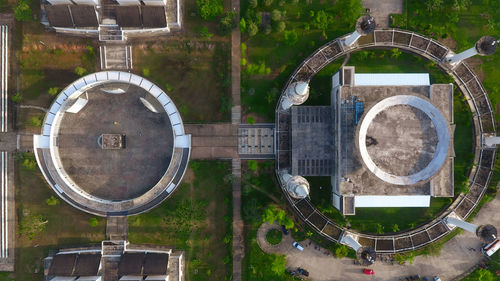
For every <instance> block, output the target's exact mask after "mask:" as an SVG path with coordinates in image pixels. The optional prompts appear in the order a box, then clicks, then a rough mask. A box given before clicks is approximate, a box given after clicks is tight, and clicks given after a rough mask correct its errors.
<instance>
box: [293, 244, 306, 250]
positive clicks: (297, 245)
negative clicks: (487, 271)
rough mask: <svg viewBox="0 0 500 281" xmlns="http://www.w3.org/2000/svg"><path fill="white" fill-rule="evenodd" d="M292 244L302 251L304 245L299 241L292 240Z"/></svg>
mask: <svg viewBox="0 0 500 281" xmlns="http://www.w3.org/2000/svg"><path fill="white" fill-rule="evenodd" d="M292 246H294V247H295V248H297V250H299V251H304V247H302V246H300V244H299V242H293V243H292Z"/></svg>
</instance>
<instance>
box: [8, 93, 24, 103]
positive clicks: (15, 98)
mask: <svg viewBox="0 0 500 281" xmlns="http://www.w3.org/2000/svg"><path fill="white" fill-rule="evenodd" d="M10 99H11V100H12V101H13V102H15V103H21V101H23V97H22V96H21V94H20V93H19V92H17V93H16V94H15V95H13V96H12V97H11V98H10Z"/></svg>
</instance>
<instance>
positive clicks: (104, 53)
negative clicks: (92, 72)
mask: <svg viewBox="0 0 500 281" xmlns="http://www.w3.org/2000/svg"><path fill="white" fill-rule="evenodd" d="M99 52H100V56H101V69H102V70H107V69H120V70H128V69H132V67H133V65H132V46H131V45H125V44H112V43H108V44H106V45H101V46H100V47H99Z"/></svg>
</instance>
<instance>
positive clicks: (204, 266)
mask: <svg viewBox="0 0 500 281" xmlns="http://www.w3.org/2000/svg"><path fill="white" fill-rule="evenodd" d="M230 173H231V165H230V163H229V162H222V161H219V162H218V161H191V163H190V168H189V169H188V170H187V172H186V175H185V178H184V180H183V183H182V185H181V186H179V187H178V189H177V191H176V192H175V194H173V195H172V197H170V198H169V199H167V200H166V201H165V202H164V203H163V204H161V205H160V206H159V207H157V208H155V209H153V210H151V211H149V212H147V213H145V214H141V215H138V216H133V217H130V218H129V240H130V242H131V243H135V244H140V243H155V244H164V245H171V246H173V247H175V248H177V249H183V250H185V251H186V262H187V272H186V280H230V278H231V274H232V203H231V200H232V186H231V183H230V182H228V181H226V180H225V179H228V177H227V175H229V174H230Z"/></svg>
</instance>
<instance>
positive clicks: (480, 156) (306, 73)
mask: <svg viewBox="0 0 500 281" xmlns="http://www.w3.org/2000/svg"><path fill="white" fill-rule="evenodd" d="M349 35H350V34H347V35H344V36H341V37H338V38H336V39H334V40H332V41H330V42H328V43H326V44H325V45H323V46H321V47H320V48H318V49H317V50H316V51H315V52H314V53H313V54H311V55H310V56H308V57H307V58H306V59H305V60H304V61H303V62H302V63H301V64H300V65H299V66H298V67H297V68H296V69H295V71H294V72H293V73H292V74H291V75H290V78H289V79H288V81H287V83H286V84H285V86H284V87H283V91H282V92H281V96H280V99H279V101H278V104H277V106H276V112H275V113H276V121H275V122H276V129H275V135H276V138H275V147H276V162H275V165H276V175H277V179H278V182H279V183H280V186H281V188H282V191H283V193H284V195H285V198H286V199H287V201H288V203H289V204H290V205H291V207H292V209H293V210H294V211H295V212H296V214H297V215H298V216H299V217H300V218H301V219H302V220H303V221H304V222H305V223H306V224H307V225H308V226H310V227H311V228H312V229H313V230H314V231H316V232H317V233H319V234H320V235H321V236H323V237H325V238H326V239H328V240H330V241H333V242H337V243H338V242H340V240H341V238H342V237H343V236H346V235H349V236H353V237H356V240H357V241H358V242H359V243H360V244H361V245H362V246H370V247H372V248H374V249H375V250H376V251H377V252H380V253H396V252H404V251H409V250H415V249H418V248H421V247H423V246H426V245H428V244H430V243H432V242H434V241H437V240H438V239H440V238H442V237H443V236H445V235H446V234H448V233H449V232H450V231H451V230H452V229H451V228H450V227H448V225H447V224H446V223H445V222H444V220H443V218H445V217H446V216H447V215H448V214H451V213H454V214H455V215H457V216H459V217H460V218H462V219H466V218H468V217H469V215H470V214H471V213H472V211H473V210H474V209H475V208H476V207H477V206H478V205H479V203H480V201H481V198H482V196H483V194H484V193H485V191H486V189H487V187H488V184H489V181H490V179H491V175H492V170H493V167H494V164H495V157H496V149H495V148H490V147H485V146H483V139H484V137H485V136H489V135H496V129H495V119H494V114H493V110H492V107H491V104H490V102H489V99H488V97H487V94H486V91H485V90H484V88H483V86H482V85H481V83H480V81H479V79H478V77H477V76H476V75H475V73H474V72H473V71H472V70H471V69H470V68H469V66H468V65H467V64H466V63H465V62H463V61H462V62H459V63H457V64H455V65H450V64H449V63H447V62H446V60H445V58H446V56H447V55H448V54H450V55H453V54H454V53H453V51H452V50H450V49H449V48H448V47H446V46H443V45H442V44H441V43H439V42H437V41H436V40H433V39H430V38H426V37H425V36H423V35H421V34H418V33H416V32H412V31H407V30H400V29H381V30H375V31H374V33H373V34H370V35H367V36H363V37H361V38H360V39H359V40H358V41H357V42H356V43H354V44H353V45H351V46H349V47H346V46H343V44H342V42H343V40H345V38H347V37H348V36H349ZM387 48H399V49H401V50H404V51H407V52H410V53H413V54H415V55H418V56H421V57H423V58H426V59H428V60H431V61H433V62H435V63H436V65H437V66H439V67H440V68H441V69H442V70H443V71H445V72H446V73H447V74H449V75H450V76H451V77H452V78H453V79H454V81H455V83H456V85H457V86H458V88H459V89H460V90H461V92H462V93H463V95H464V97H465V99H466V102H467V103H468V105H469V107H470V109H471V112H472V113H473V125H474V138H475V139H474V141H475V147H474V151H475V157H474V163H473V164H474V165H473V166H472V169H471V171H470V174H469V191H468V193H467V194H460V195H458V196H457V197H456V199H455V201H454V202H453V203H452V204H451V205H450V206H449V207H448V208H447V209H446V210H444V211H443V212H442V213H441V214H440V215H438V216H437V217H436V218H434V219H433V220H431V221H429V222H428V223H425V224H423V225H420V226H417V227H416V228H414V229H410V230H407V231H402V232H399V233H396V234H390V235H371V234H366V233H361V232H357V231H355V230H352V229H346V228H344V227H342V226H340V225H338V224H337V223H336V222H335V221H333V220H331V219H330V218H328V217H326V216H325V215H324V214H322V213H321V212H320V211H319V210H318V209H317V208H316V207H315V206H314V205H313V204H312V203H311V201H310V199H309V198H305V199H300V200H297V199H294V198H292V197H291V196H289V194H288V193H287V192H286V189H285V185H284V182H282V179H281V178H280V177H279V176H278V175H279V173H280V172H283V171H285V170H286V169H287V167H289V161H290V149H291V145H290V142H289V137H290V131H289V129H290V120H291V119H290V112H287V111H286V110H282V108H281V103H282V102H283V100H284V99H285V92H286V89H287V88H288V86H289V85H290V84H291V83H294V82H298V81H310V80H311V78H312V77H313V76H314V75H315V74H316V73H318V72H319V71H321V70H322V69H323V68H324V67H325V66H327V65H328V64H329V63H330V62H332V61H334V60H336V59H338V58H340V57H343V56H345V55H347V54H349V53H352V52H355V51H358V50H363V49H387Z"/></svg>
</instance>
